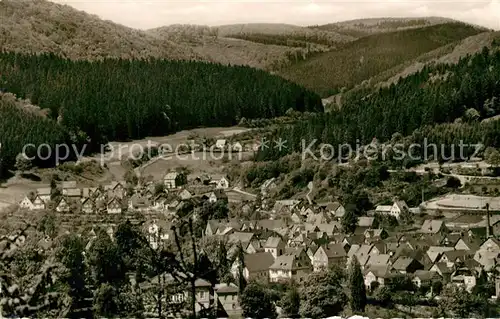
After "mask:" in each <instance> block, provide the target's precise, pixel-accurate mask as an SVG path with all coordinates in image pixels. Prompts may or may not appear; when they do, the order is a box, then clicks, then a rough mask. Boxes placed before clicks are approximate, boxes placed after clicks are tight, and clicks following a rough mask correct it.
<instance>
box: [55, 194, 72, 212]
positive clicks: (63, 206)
mask: <svg viewBox="0 0 500 319" xmlns="http://www.w3.org/2000/svg"><path fill="white" fill-rule="evenodd" d="M69 210H70V207H69V203H68V201H67V200H66V199H65V198H64V197H63V198H61V200H60V201H59V203H58V204H57V205H56V211H57V212H58V213H68V212H69Z"/></svg>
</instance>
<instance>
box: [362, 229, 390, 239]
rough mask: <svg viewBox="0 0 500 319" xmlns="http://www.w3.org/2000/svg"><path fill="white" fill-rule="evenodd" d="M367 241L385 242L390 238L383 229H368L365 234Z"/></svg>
mask: <svg viewBox="0 0 500 319" xmlns="http://www.w3.org/2000/svg"><path fill="white" fill-rule="evenodd" d="M364 235H365V240H367V241H374V240H384V239H386V238H387V237H389V234H388V233H387V231H386V230H385V229H383V228H378V229H367V230H365V232H364Z"/></svg>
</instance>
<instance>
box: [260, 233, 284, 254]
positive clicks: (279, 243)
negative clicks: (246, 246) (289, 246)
mask: <svg viewBox="0 0 500 319" xmlns="http://www.w3.org/2000/svg"><path fill="white" fill-rule="evenodd" d="M285 247H286V243H285V242H284V241H283V240H282V239H281V238H279V237H269V238H268V239H267V241H266V243H265V244H264V251H265V252H268V253H271V255H273V257H274V259H276V258H278V256H281V255H282V254H283V253H284V252H285Z"/></svg>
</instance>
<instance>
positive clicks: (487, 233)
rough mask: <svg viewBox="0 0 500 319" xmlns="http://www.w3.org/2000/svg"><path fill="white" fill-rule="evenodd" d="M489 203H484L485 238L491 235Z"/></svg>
mask: <svg viewBox="0 0 500 319" xmlns="http://www.w3.org/2000/svg"><path fill="white" fill-rule="evenodd" d="M491 235H492V234H491V223H490V204H489V203H486V239H488V238H490V237H491Z"/></svg>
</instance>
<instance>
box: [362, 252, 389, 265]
mask: <svg viewBox="0 0 500 319" xmlns="http://www.w3.org/2000/svg"><path fill="white" fill-rule="evenodd" d="M390 258H391V256H390V255H388V254H380V255H373V256H370V258H368V261H367V262H366V265H367V266H370V267H371V266H385V265H388V264H389V260H390Z"/></svg>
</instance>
